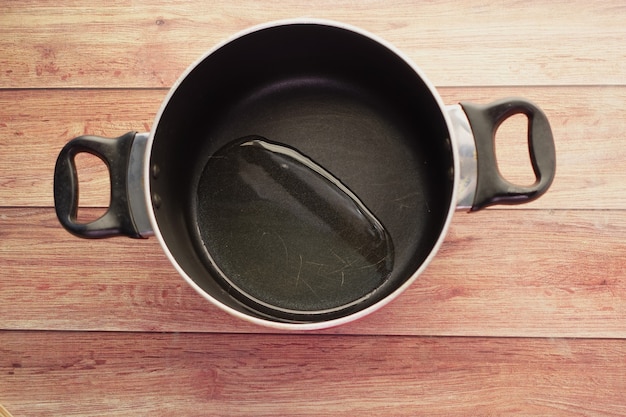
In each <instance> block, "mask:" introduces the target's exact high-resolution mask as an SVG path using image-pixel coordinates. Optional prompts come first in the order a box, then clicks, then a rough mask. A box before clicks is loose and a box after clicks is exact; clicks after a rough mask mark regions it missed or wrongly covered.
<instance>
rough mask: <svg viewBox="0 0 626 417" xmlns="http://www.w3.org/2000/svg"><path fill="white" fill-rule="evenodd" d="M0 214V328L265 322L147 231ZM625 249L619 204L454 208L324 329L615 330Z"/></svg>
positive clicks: (624, 301)
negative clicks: (397, 274) (411, 263)
mask: <svg viewBox="0 0 626 417" xmlns="http://www.w3.org/2000/svg"><path fill="white" fill-rule="evenodd" d="M0 218H1V219H2V221H3V222H4V223H5V224H6V225H7V226H8V227H3V229H2V235H1V236H2V242H3V244H2V246H1V247H0V258H2V259H3V264H4V274H5V276H7V277H12V279H11V280H7V281H6V282H5V283H4V284H3V290H2V292H0V328H4V329H41V330H43V329H58V330H62V329H67V330H124V331H127V330H130V331H142V330H143V331H154V330H158V331H176V332H179V331H185V332H190V331H191V332H261V331H265V330H264V329H262V328H258V327H256V326H254V325H251V324H247V323H245V322H241V321H240V320H238V319H234V318H232V317H230V316H229V315H228V314H226V313H222V312H221V311H219V310H218V309H216V308H215V307H213V306H212V305H211V304H210V303H209V302H208V301H206V300H204V299H203V298H202V297H200V296H199V295H198V294H196V293H195V292H194V291H193V290H192V289H191V288H190V287H189V286H188V285H187V284H186V283H185V282H184V281H183V280H182V278H181V277H180V276H179V275H178V274H177V273H176V271H175V270H174V268H173V267H172V266H171V265H170V263H169V261H168V260H167V259H166V257H165V255H163V253H162V250H161V248H160V246H159V245H158V243H157V242H156V239H154V238H152V239H148V240H133V239H126V238H117V239H110V240H96V241H93V240H81V239H78V238H76V237H74V236H72V235H70V234H69V233H67V232H65V231H64V230H63V229H62V228H60V227H59V226H58V225H57V220H56V218H55V215H54V211H53V210H52V209H3V210H1V211H0ZM24 230H29V233H27V234H25V233H24ZM33 236H35V237H36V238H34V237H33ZM25 254H28V256H25ZM624 257H626V217H624V214H623V212H621V211H617V212H614V211H594V210H591V211H580V210H573V211H568V210H559V211H546V210H490V211H485V212H482V213H474V214H466V213H457V216H455V218H454V219H453V224H452V227H451V229H450V232H449V235H448V238H447V240H446V242H445V243H444V245H443V247H442V249H441V251H440V253H439V254H438V256H437V257H436V258H435V260H434V262H433V263H432V264H431V265H430V266H429V268H428V269H427V270H426V273H425V274H424V275H423V276H422V277H421V278H420V279H419V280H418V281H417V282H415V283H414V285H412V287H411V288H410V289H409V290H408V291H406V293H405V294H403V295H402V296H401V297H400V298H399V299H398V300H396V301H394V302H393V303H392V304H390V305H388V306H386V307H384V308H383V309H382V310H381V311H378V312H376V313H375V314H373V315H372V316H370V317H368V318H366V319H364V320H361V321H358V322H356V323H352V324H350V325H346V326H341V327H339V328H336V329H332V330H331V332H336V333H346V334H396V335H397V334H403V335H457V336H458V335H463V336H542V337H611V338H615V337H621V338H623V337H626V328H625V327H624V322H625V320H626V283H625V282H624V280H623V279H622V277H623V259H624ZM94 311H97V312H98V314H94Z"/></svg>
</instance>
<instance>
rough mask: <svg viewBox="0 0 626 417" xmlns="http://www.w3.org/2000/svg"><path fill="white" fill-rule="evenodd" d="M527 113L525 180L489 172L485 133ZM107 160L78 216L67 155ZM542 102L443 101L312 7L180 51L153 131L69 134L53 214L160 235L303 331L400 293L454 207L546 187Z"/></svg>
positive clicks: (390, 54)
mask: <svg viewBox="0 0 626 417" xmlns="http://www.w3.org/2000/svg"><path fill="white" fill-rule="evenodd" d="M515 114H523V115H525V116H527V118H528V146H529V155H530V162H531V163H532V167H533V170H534V173H535V177H536V181H535V183H534V184H532V185H529V186H518V185H515V184H511V183H510V182H508V181H507V180H505V179H504V178H503V177H502V176H501V175H500V173H499V171H498V166H497V162H496V157H495V152H494V137H495V131H496V129H497V128H498V126H499V125H500V124H501V123H502V122H503V121H504V120H505V119H507V118H508V117H510V116H512V115H515ZM81 152H87V153H91V154H93V155H96V156H98V157H99V158H101V159H102V160H103V161H104V162H105V163H106V164H107V166H108V169H109V173H110V183H111V199H110V207H109V208H108V210H107V212H106V213H105V214H104V215H103V216H102V217H101V218H99V219H97V220H95V221H93V222H90V223H86V224H83V223H79V222H78V221H77V220H76V213H77V205H78V180H77V173H76V167H75V163H74V156H75V155H76V154H77V153H81ZM554 173H555V149H554V142H553V138H552V133H551V130H550V126H549V124H548V121H547V119H546V116H545V115H544V113H543V112H542V111H541V110H540V109H539V108H537V107H536V106H535V105H533V104H532V103H530V102H528V101H526V100H523V99H518V98H509V99H505V100H501V101H496V102H494V103H491V104H488V105H479V104H471V103H460V104H455V105H452V106H445V105H444V104H443V103H442V100H441V98H440V97H439V95H438V93H437V91H436V90H435V88H434V87H433V86H432V84H431V83H430V82H429V81H428V80H427V79H426V77H425V76H424V75H423V74H422V72H421V71H420V70H419V69H418V68H417V67H416V66H415V65H414V64H413V63H411V61H410V60H409V59H407V58H406V57H405V56H404V55H403V54H402V53H401V52H400V51H398V50H397V49H395V48H394V47H393V46H392V45H390V44H388V43H387V42H385V41H383V40H381V39H379V38H378V37H376V36H374V35H372V34H369V33H366V32H364V31H363V30H360V29H358V28H355V27H350V26H347V25H344V24H340V23H336V22H329V21H321V20H306V21H281V22H273V23H270V24H266V25H262V26H258V27H255V28H252V29H250V30H247V31H245V32H243V33H240V34H238V35H236V36H235V37H233V38H231V39H229V40H228V41H226V42H224V43H222V44H220V45H219V46H217V47H216V48H214V49H213V50H211V51H210V52H209V53H207V54H206V55H205V56H203V57H202V58H201V59H200V60H199V61H197V62H196V63H195V64H193V65H192V66H191V67H190V68H188V69H187V71H186V72H185V73H184V74H183V75H182V77H181V78H180V79H179V80H178V81H177V82H176V84H175V85H174V86H173V87H172V89H171V90H170V92H169V94H168V95H167V97H166V99H165V101H164V103H163V104H162V107H161V109H160V111H159V112H158V115H157V117H156V119H155V121H154V124H153V129H152V131H151V132H150V133H135V132H130V133H127V134H125V135H123V136H121V137H119V138H115V139H109V138H101V137H95V136H81V137H78V138H75V139H73V140H72V141H70V142H69V143H68V144H67V145H66V146H65V147H64V148H63V149H62V150H61V152H60V154H59V156H58V159H57V163H56V167H55V174H54V198H55V208H56V213H57V216H58V218H59V220H60V222H61V224H62V225H63V226H64V227H65V228H66V229H67V230H68V231H70V232H71V233H73V234H75V235H77V236H80V237H85V238H103V237H110V236H119V235H123V236H130V237H135V238H145V237H148V236H151V235H156V238H157V239H158V240H159V242H160V244H161V246H162V248H163V250H164V252H165V254H166V255H167V257H168V258H169V260H170V261H171V262H172V264H173V265H174V266H175V268H176V269H177V271H178V272H179V273H180V275H182V276H183V278H184V279H185V280H186V281H187V282H188V283H189V284H190V285H191V286H192V287H193V288H194V289H196V290H197V291H198V292H199V293H200V294H201V295H202V296H204V297H205V298H206V299H208V300H209V301H211V302H212V303H214V304H215V305H217V306H218V307H220V308H222V309H224V310H226V311H227V312H229V313H232V314H234V315H236V316H238V317H241V318H245V319H247V320H250V321H253V322H255V323H258V324H263V325H267V326H272V327H275V328H282V329H316V328H325V327H330V326H335V325H338V324H342V323H345V322H349V321H351V320H354V319H357V318H359V317H362V316H364V315H366V314H368V313H371V312H372V311H374V310H376V309H378V308H380V307H381V306H383V305H384V304H386V303H388V302H389V301H391V300H392V299H394V298H395V297H397V296H398V295H399V294H400V293H402V292H403V291H404V290H405V289H406V288H407V287H408V286H409V285H410V284H411V283H412V282H413V281H415V280H416V278H417V277H418V276H419V275H420V274H421V273H422V272H423V271H424V269H425V268H426V266H427V265H428V264H429V263H430V262H431V260H432V259H433V257H434V256H435V253H436V252H437V250H438V249H439V247H440V246H441V244H442V242H443V241H444V239H445V235H446V232H447V230H448V226H449V224H450V221H451V219H452V215H453V213H454V212H455V211H456V210H466V211H476V210H479V209H482V208H484V207H487V206H490V205H493V204H518V203H525V202H528V201H531V200H533V199H535V198H537V197H539V196H540V195H541V194H543V193H544V192H545V191H546V190H547V189H548V187H549V186H550V184H551V182H552V180H553V177H554Z"/></svg>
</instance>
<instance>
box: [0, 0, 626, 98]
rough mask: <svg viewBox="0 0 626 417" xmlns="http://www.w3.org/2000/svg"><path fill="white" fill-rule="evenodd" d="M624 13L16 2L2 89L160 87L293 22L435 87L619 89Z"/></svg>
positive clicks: (403, 5)
mask: <svg viewBox="0 0 626 417" xmlns="http://www.w3.org/2000/svg"><path fill="white" fill-rule="evenodd" d="M625 11H626V10H625V8H624V4H623V2H621V1H618V0H612V1H604V2H601V3H597V2H595V3H590V2H586V1H583V0H577V1H567V2H563V1H560V2H555V1H536V2H532V3H530V4H529V3H526V2H518V1H513V0H498V1H490V2H488V3H485V2H484V1H480V0H472V1H464V2H461V3H459V2H456V1H439V2H422V3H419V4H416V3H415V2H412V1H368V2H353V1H349V0H340V1H337V0H333V1H329V0H319V1H311V2H298V1H295V0H290V1H286V2H280V3H273V2H265V3H263V4H259V3H258V2H256V1H253V0H246V1H238V2H229V3H224V4H220V5H212V6H211V7H206V2H204V1H200V0H195V1H188V0H185V1H171V0H160V1H148V0H142V1H134V2H132V3H131V2H126V1H117V2H107V3H106V4H97V3H93V2H91V1H84V0H83V1H70V0H62V1H57V2H54V3H53V4H51V3H46V4H41V2H32V1H19V2H17V1H14V2H10V3H5V4H3V5H2V6H0V51H1V52H0V67H1V68H2V71H0V87H1V88H51V87H61V88H64V87H132V88H137V87H142V88H146V87H150V88H154V87H167V86H170V85H172V83H173V82H174V80H176V79H177V78H178V77H179V75H180V74H181V73H182V72H183V71H184V69H185V68H186V67H187V66H188V65H190V64H191V63H192V62H194V61H195V60H196V59H197V58H198V57H200V56H201V55H202V54H204V52H205V51H207V50H209V49H210V48H212V47H213V46H214V45H215V44H217V43H218V42H221V41H222V40H224V39H226V38H229V37H230V36H232V35H233V34H234V33H236V32H238V31H240V30H243V29H245V28H248V27H249V26H252V25H255V24H259V23H263V22H267V21H271V20H276V19H283V18H293V17H298V16H306V17H318V18H328V19H334V20H339V21H344V22H346V23H349V24H353V25H356V26H359V27H362V28H364V29H366V30H369V31H371V32H373V33H375V34H376V35H378V36H382V37H383V38H385V39H387V40H389V41H390V42H392V43H393V44H395V45H397V47H398V48H399V49H400V50H402V51H403V52H404V53H405V54H406V55H407V56H408V57H409V58H410V59H412V60H414V61H415V62H416V63H417V64H418V65H419V66H420V67H421V68H423V70H424V71H425V73H426V74H428V76H429V77H430V78H431V79H432V81H433V82H434V83H435V84H437V85H447V86H459V85H590V84H593V85H598V84H612V85H618V84H619V85H623V84H624V83H625V82H626V68H624V65H621V64H620V63H621V62H623V59H624V56H625V55H626V45H624V42H622V40H623V39H624V37H626V27H625V26H624V24H623V16H624V12H625Z"/></svg>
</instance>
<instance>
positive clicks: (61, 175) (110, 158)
mask: <svg viewBox="0 0 626 417" xmlns="http://www.w3.org/2000/svg"><path fill="white" fill-rule="evenodd" d="M135 134H136V132H129V133H127V134H125V135H122V136H120V137H119V138H114V139H110V138H103V137H99V136H79V137H77V138H75V139H72V140H71V141H70V142H68V143H67V144H66V145H65V147H64V148H63V149H62V150H61V152H60V153H59V157H58V158H57V162H56V166H55V169H54V207H55V209H56V213H57V217H58V218H59V221H60V222H61V224H62V225H63V227H64V228H65V229H66V230H68V231H69V232H71V233H73V234H74V235H76V236H79V237H84V238H104V237H112V236H130V237H137V238H139V237H141V236H140V235H139V233H138V231H137V229H136V227H135V224H134V222H133V219H132V214H131V209H130V206H129V203H128V186H127V175H128V174H127V172H128V163H129V161H130V150H131V146H132V144H133V140H134V138H135ZM82 152H86V153H89V154H92V155H95V156H97V157H98V158H100V159H101V160H102V161H103V162H104V163H105V164H106V165H107V167H108V169H109V176H110V180H111V200H110V201H111V202H110V204H109V208H108V210H107V211H106V213H105V214H104V215H103V216H102V217H100V218H99V219H97V220H94V221H93V222H90V223H78V222H77V221H76V213H77V211H78V175H77V173H76V164H75V162H74V157H75V156H76V154H79V153H82Z"/></svg>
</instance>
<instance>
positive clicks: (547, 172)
mask: <svg viewBox="0 0 626 417" xmlns="http://www.w3.org/2000/svg"><path fill="white" fill-rule="evenodd" d="M460 104H461V106H462V107H463V110H464V111H465V114H466V115H467V118H468V120H469V122H470V125H471V128H472V132H473V134H474V140H475V142H476V155H477V161H478V184H477V186H476V195H475V197H474V204H473V205H472V211H476V210H480V209H482V208H484V207H487V206H490V205H494V204H522V203H527V202H529V201H532V200H534V199H536V198H538V197H539V196H541V195H542V194H543V193H545V192H546V191H547V190H548V188H549V187H550V185H551V184H552V180H553V179H554V174H555V172H556V152H555V148H554V138H553V136H552V130H551V129H550V124H549V123H548V119H547V117H546V115H545V114H544V113H543V111H541V110H540V109H539V108H538V107H537V106H535V105H534V104H533V103H531V102H529V101H527V100H524V99H520V98H508V99H504V100H500V101H497V102H494V103H491V104H487V105H480V104H472V103H460ZM516 114H524V115H526V116H527V117H528V150H529V154H530V161H531V163H532V167H533V171H534V173H535V183H534V184H532V185H530V186H519V185H515V184H512V183H510V182H509V181H507V180H506V179H504V178H503V177H502V175H501V174H500V171H499V170H498V163H497V161H496V153H495V136H496V130H497V129H498V127H499V126H500V124H502V122H504V121H505V120H506V119H507V118H509V117H511V116H513V115H516Z"/></svg>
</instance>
